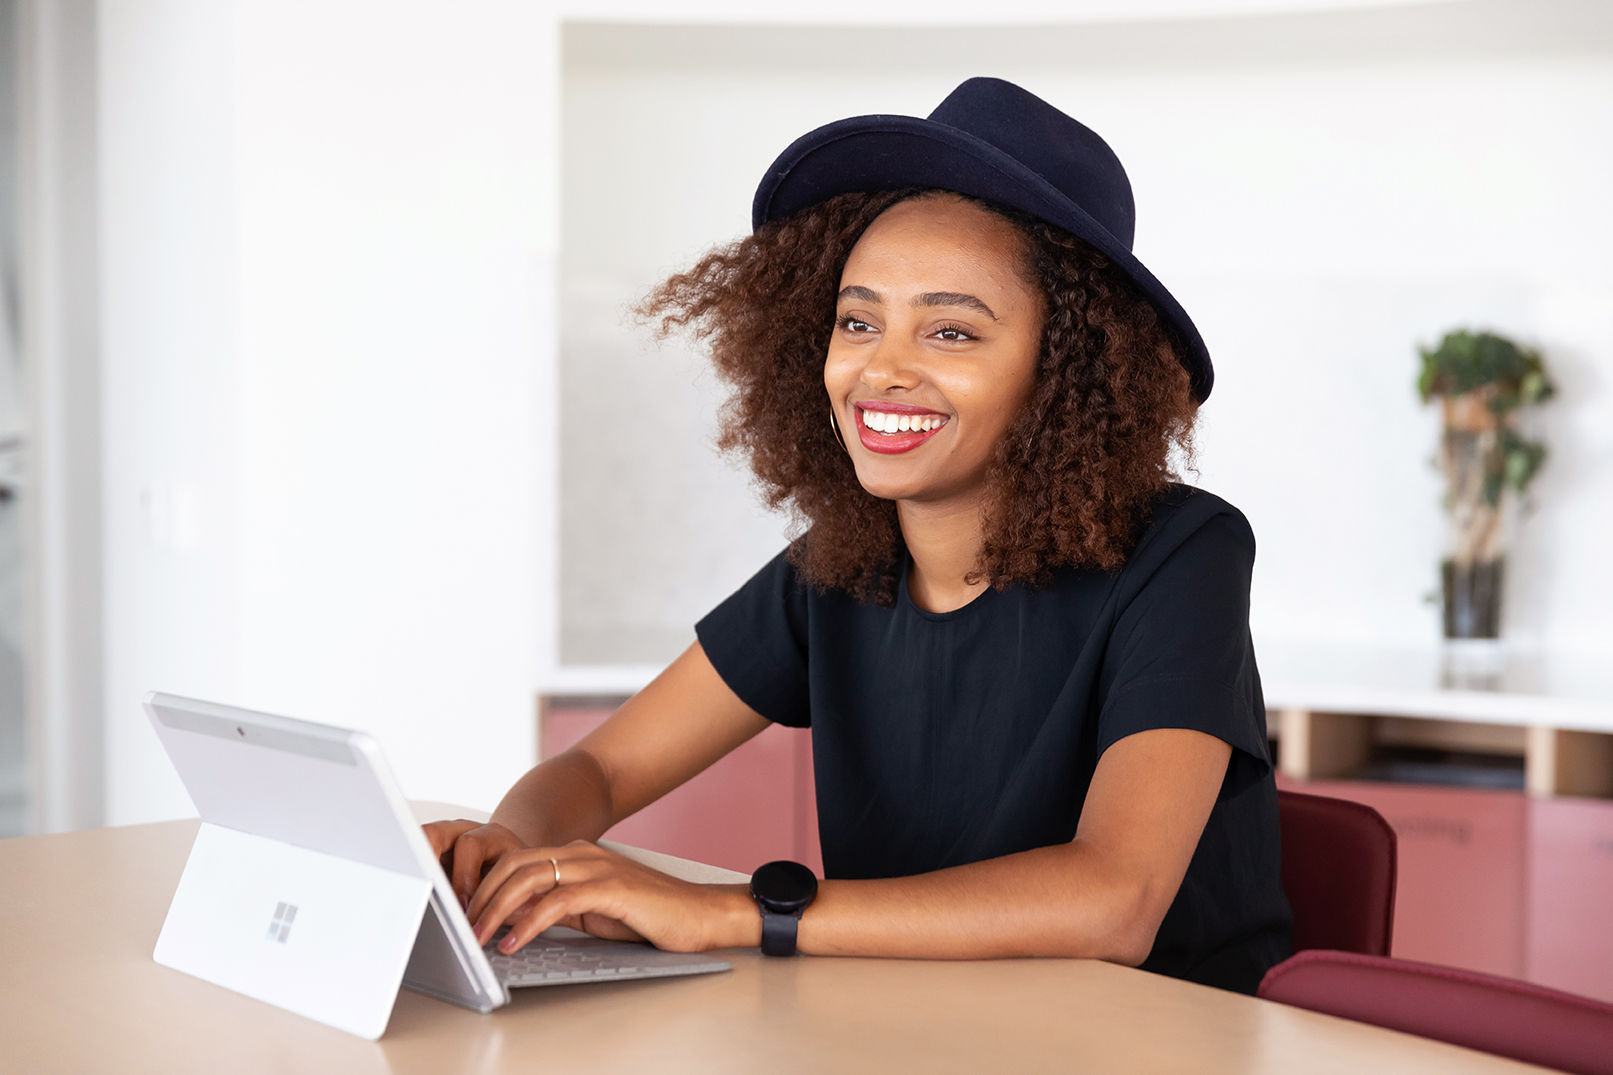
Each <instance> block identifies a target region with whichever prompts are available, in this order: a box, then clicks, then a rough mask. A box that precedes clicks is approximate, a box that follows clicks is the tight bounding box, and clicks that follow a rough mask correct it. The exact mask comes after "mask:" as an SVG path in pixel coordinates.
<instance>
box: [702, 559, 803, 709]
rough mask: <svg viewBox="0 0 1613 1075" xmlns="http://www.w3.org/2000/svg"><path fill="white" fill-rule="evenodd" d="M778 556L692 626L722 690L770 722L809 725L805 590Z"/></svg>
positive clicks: (788, 563) (793, 570) (783, 560)
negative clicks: (715, 670)
mask: <svg viewBox="0 0 1613 1075" xmlns="http://www.w3.org/2000/svg"><path fill="white" fill-rule="evenodd" d="M785 555H786V554H785V553H779V555H778V556H776V557H774V558H773V560H772V561H771V562H769V563H768V565H767V566H766V567H764V568H762V569H761V570H760V571H758V572H757V573H756V575H755V576H754V577H753V578H752V579H751V580H750V581H749V582H747V583H745V585H743V586H741V587H740V588H739V589H738V590H736V591H735V592H734V594H733V595H732V596H731V597H729V598H728V599H727V600H726V601H724V602H723V603H722V604H720V605H718V606H717V607H716V608H714V609H712V610H711V612H710V613H709V614H707V615H706V617H705V618H704V619H702V620H701V621H700V622H699V623H697V624H695V635H696V636H697V637H698V638H699V639H700V646H701V648H702V649H704V650H705V652H706V658H707V659H708V660H709V661H711V664H712V667H714V668H716V669H717V674H718V675H719V676H721V677H722V680H723V682H724V683H726V684H728V689H729V690H731V691H733V692H734V693H735V694H737V695H739V698H740V700H741V701H742V702H744V703H745V704H746V705H748V706H750V707H751V708H752V709H754V710H756V712H758V713H760V714H761V715H762V716H764V717H766V718H767V719H768V720H770V721H772V722H774V723H775V724H786V725H789V726H790V727H792V728H805V727H807V726H808V725H810V724H811V723H812V709H811V704H810V700H809V698H808V690H807V647H806V637H807V634H806V617H807V614H808V609H807V598H808V593H807V590H806V588H805V587H804V586H803V585H802V584H801V582H800V581H799V580H798V579H797V578H796V574H795V568H794V567H792V566H791V565H790V562H789V561H788V560H787V559H786V558H785Z"/></svg>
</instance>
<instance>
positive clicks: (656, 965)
mask: <svg viewBox="0 0 1613 1075" xmlns="http://www.w3.org/2000/svg"><path fill="white" fill-rule="evenodd" d="M505 932H506V931H505V930H502V929H501V930H499V932H498V933H497V934H496V935H495V936H494V937H493V939H492V940H491V941H489V942H488V943H487V945H486V946H484V947H483V949H482V951H483V952H484V953H485V954H486V955H487V961H488V962H489V963H491V964H492V965H493V971H494V973H496V974H497V975H498V976H499V979H500V980H501V981H503V982H504V984H505V985H507V986H512V987H519V986H529V985H569V984H571V983H574V982H614V981H622V980H624V979H631V978H666V977H671V976H674V975H681V974H710V973H712V972H714V971H724V970H729V969H731V968H732V967H733V964H732V963H729V962H727V961H725V960H721V959H716V958H714V957H712V956H707V955H701V954H699V953H688V952H663V951H661V950H660V949H659V948H653V947H651V946H650V945H647V944H626V943H622V942H620V941H606V940H601V939H599V938H597V937H590V936H588V935H587V934H586V933H578V932H576V931H575V930H569V929H565V928H564V927H556V928H554V929H548V930H544V931H543V932H542V933H540V934H538V936H537V937H536V938H534V939H533V940H532V941H531V942H529V943H528V944H527V946H526V947H525V948H522V949H521V950H520V951H518V952H512V953H511V954H509V955H505V954H504V953H503V952H500V951H499V950H498V942H499V941H500V940H502V939H503V937H504V934H505Z"/></svg>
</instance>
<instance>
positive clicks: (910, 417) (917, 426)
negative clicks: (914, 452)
mask: <svg viewBox="0 0 1613 1075" xmlns="http://www.w3.org/2000/svg"><path fill="white" fill-rule="evenodd" d="M862 416H863V425H865V426H867V427H868V428H869V429H872V430H873V431H874V432H876V433H884V434H886V435H887V436H888V435H890V434H893V433H928V432H929V431H930V430H932V429H939V428H941V427H942V426H943V425H945V424H946V419H945V418H944V417H942V416H941V415H939V414H925V415H917V414H893V413H891V412H889V411H863V412H862Z"/></svg>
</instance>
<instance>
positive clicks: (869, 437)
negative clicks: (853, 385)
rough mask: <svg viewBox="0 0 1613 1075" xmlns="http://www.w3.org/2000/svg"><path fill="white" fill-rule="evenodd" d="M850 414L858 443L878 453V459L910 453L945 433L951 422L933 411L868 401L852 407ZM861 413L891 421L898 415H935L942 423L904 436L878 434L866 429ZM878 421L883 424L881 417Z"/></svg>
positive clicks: (900, 434) (875, 431)
mask: <svg viewBox="0 0 1613 1075" xmlns="http://www.w3.org/2000/svg"><path fill="white" fill-rule="evenodd" d="M853 411H854V413H855V414H856V415H857V439H858V440H859V441H861V442H862V446H863V447H864V448H867V449H868V450H869V451H871V452H878V453H879V454H880V455H901V454H902V453H904V452H911V451H912V450H913V449H915V448H917V447H918V446H919V445H921V444H923V443H924V442H925V441H927V440H929V439H930V438H931V437H933V436H935V435H936V434H937V433H939V432H941V430H943V429H945V428H946V427H947V424H948V423H949V422H950V421H951V419H949V418H948V417H947V416H946V415H944V414H942V413H941V412H940V411H932V410H930V409H929V408H928V407H915V406H913V405H912V404H910V403H887V402H884V401H883V400H881V401H875V400H868V401H866V402H863V403H858V404H856V405H855V406H854V407H853ZM864 412H867V413H869V414H874V415H879V416H883V415H891V416H893V417H900V416H901V415H924V416H928V415H934V416H936V417H937V418H940V419H941V420H942V421H941V424H940V425H938V426H936V427H935V428H934V429H925V430H914V431H912V432H904V433H882V432H880V431H879V430H876V429H869V428H868V422H867V419H866V418H865V417H864ZM880 420H881V421H883V418H882V417H881V419H880Z"/></svg>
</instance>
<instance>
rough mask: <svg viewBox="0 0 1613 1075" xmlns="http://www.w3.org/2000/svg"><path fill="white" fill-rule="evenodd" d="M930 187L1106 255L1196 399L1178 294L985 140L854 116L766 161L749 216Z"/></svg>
mask: <svg viewBox="0 0 1613 1075" xmlns="http://www.w3.org/2000/svg"><path fill="white" fill-rule="evenodd" d="M900 187H935V188H938V189H940V190H951V191H956V192H957V193H959V194H966V195H969V196H970V197H974V198H982V199H984V200H986V201H991V202H997V203H1000V204H1003V205H1008V206H1012V207H1013V208H1015V209H1019V210H1022V211H1024V212H1027V213H1030V214H1031V215H1032V216H1036V217H1040V218H1041V219H1043V220H1045V221H1047V222H1048V223H1050V224H1055V225H1057V226H1058V227H1061V228H1063V229H1064V230H1066V231H1068V232H1070V233H1071V234H1072V235H1075V236H1076V237H1078V238H1080V239H1083V240H1085V241H1086V242H1088V243H1090V244H1091V245H1092V246H1093V247H1094V248H1096V249H1097V250H1098V251H1099V252H1100V253H1101V254H1103V255H1104V256H1105V257H1107V258H1108V259H1109V260H1110V261H1112V262H1114V263H1115V265H1116V266H1117V267H1119V269H1120V270H1121V271H1122V272H1124V273H1125V274H1126V276H1128V277H1129V278H1130V279H1131V281H1132V282H1133V283H1134V284H1136V285H1137V287H1138V289H1139V290H1141V291H1142V293H1143V294H1144V295H1145V296H1147V298H1148V299H1149V300H1150V301H1151V302H1152V303H1153V304H1154V305H1155V307H1157V308H1158V310H1159V312H1160V313H1161V314H1163V315H1164V316H1165V319H1166V320H1167V321H1168V322H1169V323H1170V325H1171V327H1172V328H1173V329H1174V330H1175V332H1176V334H1177V337H1178V339H1179V342H1180V344H1181V346H1182V348H1183V350H1184V352H1185V353H1184V354H1183V356H1182V359H1183V365H1184V366H1186V368H1187V372H1188V376H1189V378H1190V379H1191V381H1192V386H1193V395H1194V396H1195V397H1196V398H1197V399H1198V400H1199V402H1201V403H1202V402H1203V401H1204V400H1205V399H1207V398H1209V395H1210V389H1211V388H1212V387H1213V386H1214V384H1215V371H1214V367H1213V366H1212V365H1211V364H1210V355H1209V351H1208V349H1207V348H1206V347H1205V346H1204V339H1203V337H1201V336H1200V335H1199V330H1198V328H1197V327H1196V326H1195V325H1194V324H1193V320H1192V318H1190V317H1188V316H1187V311H1186V310H1184V309H1182V305H1181V303H1179V302H1177V301H1176V299H1175V297H1174V296H1173V295H1171V293H1170V292H1169V291H1167V290H1166V289H1165V285H1163V284H1161V283H1160V282H1159V280H1158V279H1156V278H1155V277H1154V274H1153V273H1151V272H1149V271H1148V269H1147V267H1146V266H1144V265H1143V263H1142V262H1140V261H1138V260H1137V259H1136V257H1134V256H1133V255H1132V253H1131V251H1130V250H1129V249H1127V247H1126V244H1125V243H1123V242H1121V241H1120V240H1119V239H1118V238H1116V237H1115V236H1114V235H1112V234H1111V233H1110V232H1109V231H1108V229H1106V228H1104V227H1103V225H1101V224H1099V223H1098V222H1097V221H1096V220H1094V219H1093V218H1092V217H1091V216H1090V215H1089V214H1088V213H1087V212H1086V210H1084V209H1082V208H1081V207H1080V206H1079V205H1077V204H1076V203H1075V202H1074V201H1072V200H1071V199H1070V198H1068V197H1066V196H1065V195H1064V194H1063V193H1061V192H1060V191H1059V190H1058V189H1057V188H1056V187H1054V186H1053V185H1052V184H1051V183H1049V182H1048V181H1047V180H1045V179H1043V178H1042V177H1041V176H1040V175H1038V174H1037V173H1036V172H1035V171H1033V170H1031V169H1030V168H1028V167H1026V166H1025V165H1024V164H1021V163H1020V162H1019V161H1017V160H1015V159H1014V158H1013V157H1011V156H1009V155H1008V154H1007V153H1005V152H1003V151H1002V150H1000V149H998V148H997V147H996V146H994V145H992V144H991V143H990V142H987V141H985V140H984V139H981V138H976V137H975V136H974V135H972V134H969V133H968V132H966V131H961V130H959V129H958V128H956V127H949V126H947V125H946V124H944V123H937V122H935V121H933V120H927V119H919V118H917V117H915V116H854V117H852V118H851V119H843V120H838V121H836V122H834V123H830V124H827V125H825V126H823V127H819V128H818V129H817V130H815V131H812V132H810V133H808V134H806V135H803V136H802V137H800V138H798V139H796V140H795V142H794V143H792V144H791V145H790V147H789V148H788V149H786V150H785V151H784V152H783V153H781V154H780V155H779V158H778V160H776V161H774V162H773V166H772V167H771V168H769V169H768V171H767V174H766V176H764V177H763V179H762V183H761V185H760V186H759V187H757V189H756V199H755V201H754V202H753V203H752V204H751V226H752V227H753V228H760V227H761V226H762V225H763V224H766V223H769V222H770V221H774V220H783V219H785V218H786V217H790V216H794V215H795V214H796V213H798V212H800V211H801V210H802V209H805V208H807V207H808V206H812V205H817V204H819V203H821V202H824V201H827V200H828V199H830V198H833V197H835V196H836V195H839V194H850V193H852V192H854V191H865V190H894V189H897V188H900Z"/></svg>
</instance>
